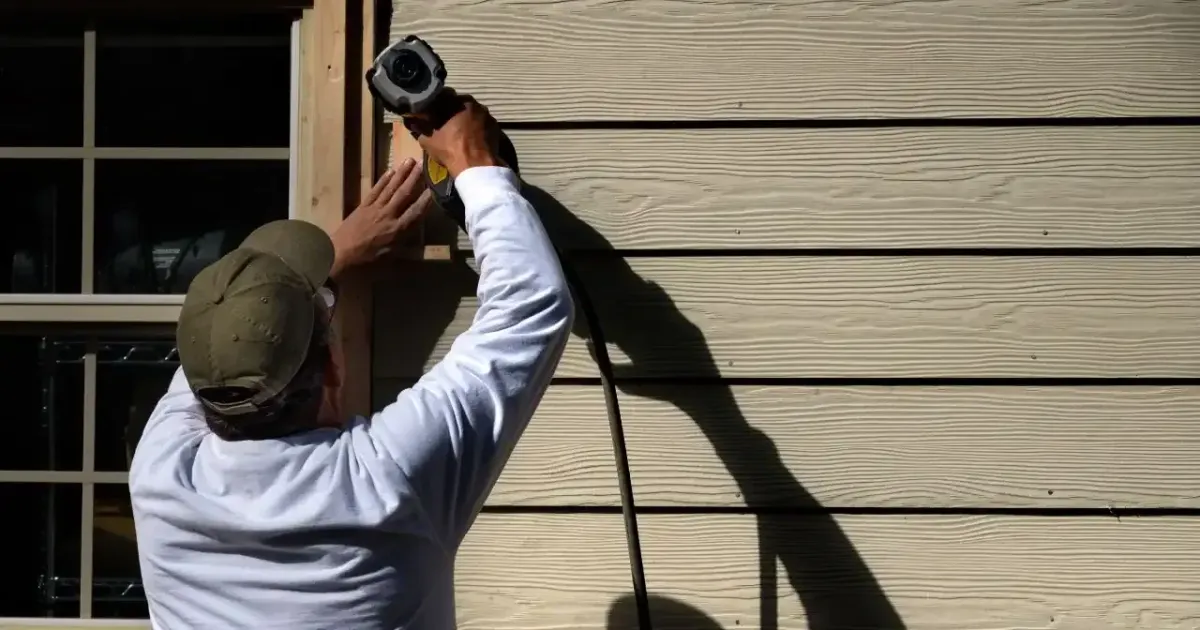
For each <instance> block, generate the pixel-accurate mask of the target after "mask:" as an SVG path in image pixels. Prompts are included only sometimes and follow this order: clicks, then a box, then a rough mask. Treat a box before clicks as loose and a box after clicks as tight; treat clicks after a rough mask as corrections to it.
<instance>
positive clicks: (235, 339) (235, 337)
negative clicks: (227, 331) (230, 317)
mask: <svg viewBox="0 0 1200 630" xmlns="http://www.w3.org/2000/svg"><path fill="white" fill-rule="evenodd" d="M233 340H234V341H237V340H238V336H237V333H234V335H233Z"/></svg>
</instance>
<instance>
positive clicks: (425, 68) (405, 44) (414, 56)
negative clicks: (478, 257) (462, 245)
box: [366, 35, 519, 226]
mask: <svg viewBox="0 0 1200 630" xmlns="http://www.w3.org/2000/svg"><path fill="white" fill-rule="evenodd" d="M366 79H367V89H368V90H370V92H371V95H372V96H374V97H375V98H376V99H377V100H378V101H379V102H380V103H382V104H383V106H384V108H386V109H387V110H388V111H390V112H392V113H393V114H396V115H398V116H400V117H401V118H402V119H404V121H405V126H406V127H408V129H409V130H410V132H412V133H413V136H414V137H415V136H416V135H417V134H416V132H415V131H413V130H414V129H415V128H417V127H418V126H421V125H433V126H438V125H439V124H440V121H441V119H442V118H444V117H446V116H448V115H449V114H451V113H453V112H452V111H447V110H448V104H447V103H446V102H445V100H444V99H441V97H442V96H443V94H445V90H446V66H445V64H443V63H442V59H441V57H439V56H438V54H437V53H436V52H434V50H433V47H432V46H430V45H429V44H428V43H426V42H425V41H424V40H423V39H421V38H420V37H417V36H416V35H409V36H407V37H405V38H404V39H402V40H400V41H397V42H395V43H393V44H392V45H390V46H388V47H387V48H386V49H384V51H383V52H381V53H379V55H378V56H377V57H376V58H375V61H374V62H373V63H372V64H371V67H370V68H369V69H368V70H367V75H366ZM498 152H499V156H498V157H499V158H500V159H502V160H504V162H505V164H507V165H508V167H509V168H511V169H513V171H514V172H518V173H519V171H518V166H517V155H516V149H515V148H514V147H513V145H512V142H511V141H509V139H508V137H507V136H505V135H504V133H503V132H501V133H500V146H499V151H498ZM423 166H424V172H425V182H426V184H428V186H429V188H430V189H431V190H432V191H433V195H434V201H435V202H436V203H437V205H438V206H439V207H440V208H441V209H442V210H443V211H445V212H446V213H448V214H450V215H451V216H452V217H454V219H455V220H456V221H458V223H459V225H460V226H461V225H462V224H463V216H462V213H463V207H462V200H461V199H459V198H458V194H457V193H456V192H455V189H454V178H453V177H451V176H450V172H449V171H448V170H446V167H445V166H443V165H442V164H441V163H439V162H438V161H437V160H435V159H433V158H431V157H429V154H428V153H426V154H425V155H424V158H423Z"/></svg>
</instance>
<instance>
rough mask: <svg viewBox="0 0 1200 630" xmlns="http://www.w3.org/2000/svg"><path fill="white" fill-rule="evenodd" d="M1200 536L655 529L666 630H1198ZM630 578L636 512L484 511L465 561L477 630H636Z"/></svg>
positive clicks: (859, 524) (753, 522)
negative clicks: (623, 517) (629, 531)
mask: <svg viewBox="0 0 1200 630" xmlns="http://www.w3.org/2000/svg"><path fill="white" fill-rule="evenodd" d="M1198 522H1200V521H1198V520H1197V519H1196V518H1187V517H1159V518H1121V519H1119V520H1118V519H1116V518H1110V517H1100V516H1096V517H1029V516H894V515H858V516H838V517H831V516H824V515H807V516H779V517H770V518H765V519H762V520H761V521H760V520H759V519H758V518H756V517H754V516H749V515H712V514H705V515H691V516H682V515H642V516H641V517H640V518H639V526H640V532H641V540H642V550H643V555H644V558H645V566H646V579H647V584H648V587H649V590H650V592H651V594H652V596H653V597H652V605H651V610H652V612H653V613H654V623H655V628H656V629H662V630H685V629H686V630H722V629H727V630H733V629H735V628H736V629H738V630H741V629H743V628H744V629H747V630H757V629H759V628H778V629H779V630H801V629H803V630H834V629H838V630H840V629H843V628H871V629H872V630H873V629H875V628H888V629H892V628H907V629H908V630H1028V629H1031V628H1047V629H1049V628H1054V629H1056V630H1097V629H1100V628H1104V629H1117V628H1119V629H1128V630H1133V629H1135V628H1136V629H1138V630H1157V629H1163V630H1165V629H1168V628H1170V629H1172V630H1179V629H1184V628H1186V629H1191V630H1194V629H1195V628H1197V627H1198V626H1197V624H1198V620H1200V603H1197V601H1196V597H1195V594H1196V593H1197V592H1200V538H1198V537H1197V536H1196V527H1197V524H1198ZM760 557H761V558H764V559H765V566H766V567H776V569H777V571H778V573H777V575H775V576H772V575H771V574H769V573H768V574H767V575H766V576H764V575H763V573H762V572H761V570H760V566H761V565H760ZM628 567H629V564H628V559H627V556H626V552H625V547H624V539H623V530H622V529H621V523H620V516H619V515H615V514H613V515H609V514H604V515H601V514H575V515H569V514H550V513H546V514H483V515H481V516H480V517H479V519H478V520H477V521H476V524H475V526H474V528H473V529H472V530H471V532H470V533H469V534H468V536H467V540H466V544H465V545H464V548H463V551H462V553H460V555H459V560H458V562H457V571H456V584H457V590H458V592H457V599H458V602H459V604H458V608H459V615H458V621H459V625H460V626H461V627H463V628H467V629H473V628H480V629H482V628H488V629H496V630H516V629H526V628H542V629H545V630H552V629H553V630H557V629H564V630H565V629H567V628H570V629H573V630H574V629H579V630H601V629H604V630H636V628H637V625H636V622H635V614H634V613H633V609H632V605H633V604H632V597H631V596H630V592H631V590H632V589H631V587H630V580H629V572H628V571H629V568H628ZM764 589H765V592H766V595H765V597H764V595H763V591H764ZM764 600H765V602H766V605H765V606H764V605H763V603H764ZM764 610H765V612H766V615H765V616H766V617H767V619H764V614H763V611H764ZM775 619H778V625H775V624H774V623H772V622H773V621H774V620H775Z"/></svg>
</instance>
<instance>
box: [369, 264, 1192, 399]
mask: <svg viewBox="0 0 1200 630" xmlns="http://www.w3.org/2000/svg"><path fill="white" fill-rule="evenodd" d="M576 268H577V270H578V271H579V272H580V276H581V278H582V282H583V283H584V284H585V285H586V287H587V291H588V292H589V293H590V294H591V297H592V299H593V301H594V302H595V303H596V308H597V311H598V314H599V317H600V321H601V325H602V326H603V328H604V334H605V337H606V339H607V340H608V341H609V343H610V352H611V354H612V356H613V362H614V364H615V365H616V371H617V375H618V376H619V377H629V376H639V377H653V378H659V377H757V378H766V377H777V378H820V377H824V378H828V377H845V378H896V377H906V378H915V377H931V378H946V377H991V378H1006V377H1059V378H1063V377H1195V376H1197V375H1198V374H1200V259H1197V258H1195V257H1188V256H1155V257H988V256H936V257H892V256H860V257H853V256H845V257H840V256H839V257H819V256H818V257H770V256H730V257H695V258H691V257H689V258H629V259H624V260H622V259H610V260H589V261H578V262H577V264H576ZM476 281H477V276H475V273H474V270H473V269H472V268H471V267H470V266H468V265H467V264H466V263H457V264H445V265H439V266H436V267H433V266H431V267H428V268H426V269H424V270H422V271H420V272H419V273H417V272H414V273H407V274H403V275H399V276H398V277H397V278H395V280H394V281H388V282H386V283H384V284H382V285H379V286H380V287H381V289H379V292H378V293H377V295H376V303H377V307H376V308H377V310H376V317H377V318H378V320H377V321H381V322H390V324H388V325H381V326H379V327H377V329H376V331H375V333H376V346H375V353H374V355H375V364H374V371H373V374H374V375H375V376H376V377H385V378H386V377H396V378H406V377H409V378H411V377H414V376H417V375H420V374H422V373H424V372H425V371H426V370H427V369H428V368H429V367H430V366H431V365H432V364H433V362H435V361H437V360H440V359H441V358H442V357H443V356H444V355H445V353H446V351H447V350H448V348H449V347H450V344H451V343H452V342H453V340H454V338H455V336H457V335H458V334H459V333H461V332H462V331H464V330H466V328H467V327H468V326H469V325H470V322H471V319H472V317H473V316H474V314H475V311H476V310H477V301H476V299H475V297H474V295H475V293H474V291H475V288H474V285H475V283H476ZM413 296H420V308H413V302H412V300H413V299H414V298H413ZM583 319H584V318H583V317H582V316H580V317H578V318H577V323H578V326H577V333H579V334H584V333H585V332H586V328H585V325H584V321H583ZM556 374H557V376H560V377H565V376H575V377H578V376H584V377H586V376H596V375H597V371H596V368H595V364H594V363H593V362H592V359H591V357H590V356H589V354H588V351H587V349H586V346H585V344H584V342H583V341H582V339H581V338H580V337H579V336H573V337H572V340H571V341H570V342H569V343H568V346H567V349H566V352H565V355H564V357H563V359H562V361H561V363H560V364H559V368H558V371H557V373H556Z"/></svg>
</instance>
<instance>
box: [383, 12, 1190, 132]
mask: <svg viewBox="0 0 1200 630" xmlns="http://www.w3.org/2000/svg"><path fill="white" fill-rule="evenodd" d="M393 4H394V6H395V7H396V16H397V17H396V18H395V20H394V21H393V24H392V28H391V36H392V38H393V39H395V38H399V37H402V36H404V35H407V34H409V33H419V34H420V35H421V36H422V37H424V38H426V39H427V40H428V41H429V42H430V43H431V44H432V45H433V46H434V47H435V48H436V49H437V51H438V53H439V55H441V57H442V58H443V59H444V60H445V63H446V64H447V67H448V69H449V73H450V81H451V82H452V83H453V84H454V85H455V86H456V87H457V88H458V89H460V90H464V91H469V92H471V93H473V94H475V95H476V96H478V97H479V99H480V100H481V101H483V102H484V103H486V104H487V105H488V106H489V107H490V108H491V110H492V111H493V112H494V113H495V114H496V115H497V117H498V118H499V119H500V120H503V121H509V122H513V121H567V120H573V121H595V120H641V121H645V120H715V119H725V120H728V119H743V120H745V119H846V118H859V119H883V118H918V117H937V118H959V117H1002V118H1006V117H1033V116H1056V117H1057V116H1150V115H1196V114H1198V113H1200V74H1198V73H1197V72H1196V71H1195V67H1196V61H1197V59H1198V58H1200V7H1198V6H1197V4H1196V3H1195V2H1189V1H1186V0H1144V1H1142V2H1137V3H1132V2H1126V1H1125V0H990V1H985V0H942V1H938V2H929V1H926V0H871V1H866V0H855V1H851V0H844V1H838V2H832V1H830V0H792V1H790V2H772V1H769V0H712V1H709V2H697V1H695V0H642V1H638V2H633V1H629V0H624V1H615V2H614V1H611V0H534V1H530V0H482V1H481V0H393Z"/></svg>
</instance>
